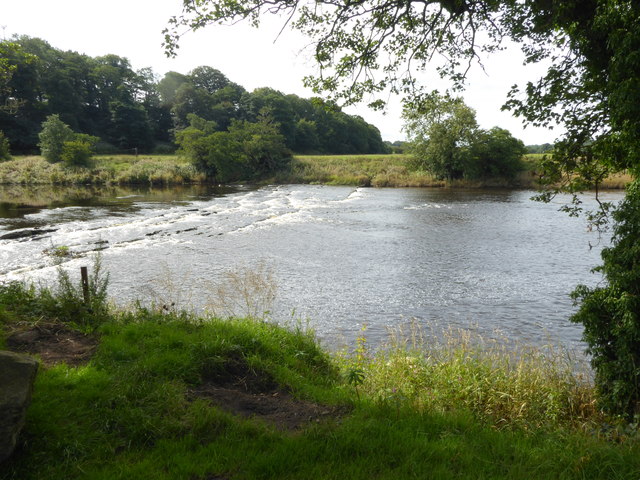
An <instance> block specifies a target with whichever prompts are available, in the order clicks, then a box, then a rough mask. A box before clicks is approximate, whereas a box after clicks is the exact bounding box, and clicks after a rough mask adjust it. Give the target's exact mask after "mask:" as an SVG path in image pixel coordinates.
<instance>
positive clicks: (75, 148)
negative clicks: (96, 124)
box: [60, 140, 92, 167]
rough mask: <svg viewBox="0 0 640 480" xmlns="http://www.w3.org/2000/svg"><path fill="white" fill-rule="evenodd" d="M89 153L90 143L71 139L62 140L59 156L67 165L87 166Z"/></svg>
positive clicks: (89, 157) (89, 158) (90, 153)
mask: <svg viewBox="0 0 640 480" xmlns="http://www.w3.org/2000/svg"><path fill="white" fill-rule="evenodd" d="M91 155H92V152H91V144H89V143H88V142H84V141H82V140H73V141H70V142H64V144H63V145H62V153H61V155H60V158H61V160H62V161H63V162H64V164H65V166H67V167H88V166H89V162H90V160H91Z"/></svg>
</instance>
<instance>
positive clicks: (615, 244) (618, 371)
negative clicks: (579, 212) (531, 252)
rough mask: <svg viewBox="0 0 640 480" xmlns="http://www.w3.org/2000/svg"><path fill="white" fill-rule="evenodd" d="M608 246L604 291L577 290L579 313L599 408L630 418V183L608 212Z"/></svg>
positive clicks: (637, 305)
mask: <svg viewBox="0 0 640 480" xmlns="http://www.w3.org/2000/svg"><path fill="white" fill-rule="evenodd" d="M613 218H614V220H615V224H614V227H613V238H612V246H611V247H609V248H605V249H603V250H602V260H603V265H601V266H599V267H596V268H595V269H594V270H595V271H599V272H602V273H603V274H604V277H605V279H606V281H607V285H606V286H604V287H596V288H589V287H586V286H584V285H580V286H578V288H577V289H576V290H575V291H574V292H573V294H572V297H573V298H574V300H575V301H576V303H580V304H581V305H580V309H579V310H578V312H577V313H576V314H575V315H573V317H572V318H571V320H572V321H573V322H575V323H581V324H582V325H584V334H583V339H584V341H585V342H586V343H587V345H588V352H589V353H590V354H591V355H592V361H591V364H592V366H593V368H594V370H595V373H596V379H595V380H596V387H597V388H598V393H599V400H600V404H601V406H602V408H603V409H605V410H606V411H608V412H610V413H614V414H619V415H623V416H625V417H627V418H628V419H630V418H631V417H633V416H634V415H638V414H640V242H638V239H639V238H640V183H639V182H638V181H636V182H634V183H632V184H631V185H630V186H629V188H628V189H627V196H626V198H625V200H624V201H623V202H622V203H621V204H620V206H619V207H618V209H617V210H616V211H615V212H614V213H613Z"/></svg>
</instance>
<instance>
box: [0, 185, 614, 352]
mask: <svg viewBox="0 0 640 480" xmlns="http://www.w3.org/2000/svg"><path fill="white" fill-rule="evenodd" d="M18 190H20V189H18ZM533 194H534V192H531V191H521V190H458V189H456V190H453V189H373V188H352V187H331V186H309V185H288V186H269V187H262V188H250V187H235V188H226V189H216V188H212V187H209V188H207V187H186V188H181V189H170V190H163V189H155V190H151V189H84V188H76V189H42V190H40V191H37V190H36V191H27V190H24V189H22V190H20V191H16V188H15V187H14V188H9V187H3V188H0V237H2V236H6V235H7V234H11V233H13V234H16V233H18V234H20V233H25V235H26V233H34V232H35V233H36V235H28V236H24V237H21V238H7V239H3V240H0V280H14V279H19V280H23V279H29V280H33V281H39V282H47V281H50V280H51V279H52V278H55V269H56V268H57V266H56V263H57V262H58V261H59V258H57V257H54V256H52V255H50V252H52V251H55V249H56V247H61V246H64V247H68V252H70V253H71V254H72V255H70V256H68V257H65V258H63V259H62V260H63V262H62V267H63V268H68V269H70V270H71V271H72V272H77V271H78V270H79V267H80V266H81V265H86V264H88V263H90V261H89V259H90V258H91V256H92V255H93V254H94V253H93V252H95V251H98V250H99V251H100V252H101V255H102V261H103V264H104V266H105V268H106V269H107V270H108V271H109V272H110V288H109V292H110V296H111V297H112V298H113V299H114V301H115V302H116V303H119V304H127V303H129V302H132V301H134V300H135V299H143V301H145V302H146V301H150V299H153V300H154V301H156V302H158V303H159V304H161V305H167V306H169V307H170V306H171V303H176V306H177V307H186V306H190V308H194V309H196V310H200V309H203V308H205V306H207V305H209V306H211V305H214V306H215V308H217V309H218V311H222V310H221V309H223V308H226V309H227V310H229V309H233V308H236V307H237V309H238V311H237V312H236V313H242V311H243V308H244V307H243V306H242V302H243V300H244V299H245V297H249V298H250V299H251V302H254V305H250V307H252V308H255V309H256V310H258V311H260V313H262V312H261V310H267V309H268V311H269V312H268V314H267V315H268V317H269V318H271V319H273V320H274V321H278V322H286V321H290V320H292V319H293V320H301V321H304V322H308V323H309V325H310V326H312V327H313V328H314V329H315V330H316V331H317V334H318V336H319V338H320V339H321V340H322V342H323V343H324V344H326V345H328V346H331V347H337V346H340V345H343V344H349V343H352V342H353V340H354V338H355V337H356V336H358V335H359V332H360V331H361V329H362V328H363V326H364V325H366V328H367V337H368V338H369V341H370V342H372V343H374V344H375V343H380V342H382V341H384V339H385V338H386V336H387V329H388V328H389V327H394V326H398V325H402V324H407V323H408V322H410V321H415V322H419V323H423V324H426V325H429V326H433V325H438V326H441V327H446V326H453V327H462V328H470V329H473V330H475V331H477V332H478V333H479V334H481V335H483V336H491V337H492V336H496V335H498V336H505V337H507V338H510V339H515V340H517V341H520V342H523V343H525V344H532V345H543V344H547V343H548V342H554V343H560V344H561V345H563V346H565V347H568V348H570V349H581V348H582V344H581V343H580V336H581V328H580V326H579V325H574V324H571V323H570V322H569V321H568V317H569V316H570V314H571V313H572V312H573V311H574V307H573V306H572V302H571V300H570V298H569V293H570V292H571V291H572V289H573V288H574V287H575V286H576V284H578V283H586V284H589V285H594V284H595V283H597V282H598V281H599V277H598V276H597V275H596V274H593V273H591V272H590V270H591V269H592V268H593V267H594V266H596V265H597V264H598V263H599V262H600V257H599V251H600V249H601V247H602V246H603V245H606V243H607V239H606V238H599V236H598V234H597V233H595V232H591V231H589V229H588V228H587V226H586V224H585V221H584V219H579V218H578V219H576V218H570V217H568V216H567V215H566V214H564V213H562V212H559V211H558V209H559V207H560V205H561V204H562V203H563V199H556V200H555V201H554V202H552V203H550V204H542V203H538V202H534V201H532V200H530V197H531V196H532V195H533ZM622 196H623V194H622V193H621V192H613V193H606V194H605V197H606V199H607V200H610V201H617V200H620V199H622ZM592 201H593V200H592V199H589V198H587V199H586V203H587V204H588V203H589V202H592ZM34 229H36V230H34ZM39 231H40V232H43V233H40V234H38V233H37V232H39ZM18 237H19V235H18ZM76 274H77V273H74V275H76ZM225 285H226V287H225ZM272 287H275V300H273V302H271V301H270V294H271V288H272ZM221 289H222V290H221ZM243 289H244V290H243ZM223 290H225V291H223ZM234 302H236V303H238V304H239V305H240V306H239V307H238V306H237V305H236V306H235V307H233V305H232V304H233V303H234ZM225 311H226V310H225Z"/></svg>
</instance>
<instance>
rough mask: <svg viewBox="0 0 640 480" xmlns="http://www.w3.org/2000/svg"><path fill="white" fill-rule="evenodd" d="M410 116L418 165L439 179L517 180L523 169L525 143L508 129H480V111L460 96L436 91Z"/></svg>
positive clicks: (407, 112)
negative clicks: (478, 113)
mask: <svg viewBox="0 0 640 480" xmlns="http://www.w3.org/2000/svg"><path fill="white" fill-rule="evenodd" d="M404 118H405V122H406V124H405V130H406V131H407V134H408V135H409V138H410V139H411V142H410V145H411V151H412V153H413V155H414V157H415V160H414V166H415V167H416V168H418V169H423V170H426V171H428V172H429V173H431V174H432V175H434V176H435V177H436V178H439V179H447V180H455V179H460V178H468V179H486V178H495V177H503V178H513V177H514V176H515V175H516V173H518V171H520V170H521V169H522V164H521V158H522V156H523V155H524V153H525V148H524V144H523V143H522V141H520V140H518V139H516V138H514V137H513V136H512V135H511V134H510V133H509V131H508V130H504V129H502V128H498V127H494V128H492V129H491V130H488V131H487V130H482V129H480V128H478V124H477V122H476V114H475V111H474V110H473V109H472V108H470V107H469V106H467V105H466V104H465V103H464V101H463V100H462V98H460V97H456V98H453V97H451V96H449V95H439V94H438V93H437V92H433V93H431V94H430V95H429V96H428V97H425V99H424V101H423V102H422V103H421V104H420V105H419V106H417V107H413V108H412V107H407V108H405V111H404Z"/></svg>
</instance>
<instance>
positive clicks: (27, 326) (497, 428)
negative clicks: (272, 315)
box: [0, 281, 640, 480]
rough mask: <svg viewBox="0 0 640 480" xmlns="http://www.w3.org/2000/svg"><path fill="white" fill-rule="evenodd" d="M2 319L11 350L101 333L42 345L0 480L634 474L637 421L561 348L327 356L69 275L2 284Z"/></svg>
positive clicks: (459, 339)
mask: <svg viewBox="0 0 640 480" xmlns="http://www.w3.org/2000/svg"><path fill="white" fill-rule="evenodd" d="M98 286H99V282H98ZM70 319H74V321H73V323H70V321H69V320H70ZM0 325H1V326H2V334H1V335H0V339H1V341H2V344H3V345H5V346H9V347H12V348H15V347H16V346H18V347H21V346H22V347H24V348H25V349H26V345H28V344H27V343H20V341H19V340H20V339H25V338H27V337H29V338H31V337H32V336H33V332H37V333H38V334H40V335H41V337H42V338H43V336H44V335H45V333H43V332H52V331H55V332H56V334H55V337H56V338H61V337H64V335H71V332H75V333H74V335H76V334H77V335H79V333H78V330H79V331H81V332H84V333H85V334H86V335H83V336H82V338H84V339H85V341H88V342H89V344H88V345H89V346H91V345H92V343H91V342H94V343H95V344H97V346H96V347H95V351H94V350H93V349H88V350H87V349H85V350H83V352H85V353H87V352H88V351H93V352H94V353H93V354H92V355H85V356H83V357H82V358H80V359H79V357H76V356H73V357H68V358H67V360H60V359H58V361H51V358H52V357H51V356H46V355H45V353H41V354H40V356H41V357H42V358H47V359H49V360H48V365H47V366H44V367H43V368H42V369H41V370H40V372H39V374H38V378H37V381H36V386H35V392H34V397H33V401H32V405H31V407H30V409H29V412H28V418H27V423H26V426H25V430H24V431H23V434H22V435H21V437H20V445H19V449H18V451H17V453H16V455H15V456H14V457H13V458H12V459H10V460H9V461H8V462H7V463H6V464H4V465H3V468H2V469H1V470H0V478H1V479H3V480H4V479H21V480H28V479H42V478H47V479H73V478H87V479H117V478H122V479H129V478H136V479H147V478H148V479H185V480H194V479H202V480H210V479H258V478H263V479H270V478H273V479H286V478H290V479H306V478H317V479H345V478H347V479H360V478H362V479H371V478H380V479H384V478H389V479H398V478H402V479H404V478H433V479H447V478H508V479H513V478H527V479H529V478H540V479H549V478H602V479H613V478H619V479H631V478H638V477H639V475H640V455H639V454H640V441H639V440H638V438H637V434H636V433H635V432H634V431H633V430H632V429H629V428H627V429H625V428H623V427H622V426H621V427H619V428H615V427H612V426H611V425H612V423H611V419H605V418H604V417H602V416H601V415H600V414H599V413H598V412H597V410H596V409H595V408H594V393H593V389H592V387H591V385H590V384H589V383H588V381H586V380H585V379H584V378H582V377H581V376H580V375H578V374H575V373H574V370H573V369H572V368H570V367H569V366H568V364H567V363H566V362H564V361H561V360H560V359H561V358H564V357H562V356H559V355H558V354H556V353H554V354H550V353H549V352H541V351H534V352H531V353H530V354H526V352H525V351H524V350H521V351H520V354H518V355H513V354H512V353H509V352H512V351H511V350H509V351H505V350H502V349H500V348H494V346H490V345H484V346H483V345H481V344H478V343H476V342H472V341H470V339H469V338H468V337H465V336H464V335H463V336H461V335H459V333H458V332H451V334H450V335H448V336H445V337H444V338H441V339H440V340H437V341H436V340H434V339H428V340H426V341H421V340H420V333H419V331H417V330H414V331H412V332H408V333H407V334H406V335H403V334H401V333H398V332H396V334H395V335H394V337H393V338H392V339H391V341H390V343H389V345H388V347H387V348H385V349H381V350H380V351H377V352H372V351H369V349H368V348H367V346H366V341H365V340H364V338H362V339H360V340H359V341H358V343H357V344H356V345H354V349H353V351H352V352H345V353H342V354H331V353H328V352H326V351H325V350H323V349H322V348H321V347H320V346H319V345H318V343H317V342H316V340H315V338H314V336H313V333H312V332H310V331H308V330H306V329H303V328H300V327H299V326H297V325H290V326H288V327H284V326H277V325H273V324H270V323H267V322H265V321H262V320H258V319H234V320H222V319H219V318H212V317H204V318H203V317H195V316H193V315H190V314H187V313H181V312H171V311H170V310H167V309H166V308H163V307H162V306H160V308H151V307H149V308H142V307H138V308H136V309H134V310H132V311H115V310H113V309H111V308H108V307H107V306H106V304H104V302H103V301H102V300H99V301H98V302H97V303H96V304H94V305H92V306H91V308H90V309H88V308H86V307H85V306H84V305H83V303H82V294H81V292H80V291H79V288H78V287H77V286H74V285H72V284H70V283H69V282H67V281H63V282H62V288H58V289H57V290H55V291H42V290H40V291H39V290H36V289H34V288H29V287H25V286H23V285H19V284H9V285H2V286H0ZM25 332H27V334H26V335H25ZM74 338H75V341H76V343H78V344H80V343H82V342H81V340H82V338H80V337H74ZM39 345H40V346H42V345H43V342H42V341H41V342H40V343H39ZM239 398H240V399H241V400H242V401H241V402H239V401H237V399H239ZM243 402H244V403H243ZM251 405H254V407H251Z"/></svg>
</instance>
